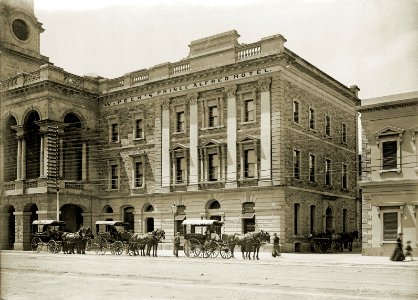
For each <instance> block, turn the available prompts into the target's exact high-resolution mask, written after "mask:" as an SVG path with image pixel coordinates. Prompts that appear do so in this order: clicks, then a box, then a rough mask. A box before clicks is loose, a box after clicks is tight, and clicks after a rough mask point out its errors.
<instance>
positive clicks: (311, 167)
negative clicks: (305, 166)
mask: <svg viewBox="0 0 418 300" xmlns="http://www.w3.org/2000/svg"><path fill="white" fill-rule="evenodd" d="M309 181H310V182H315V155H313V154H309Z"/></svg>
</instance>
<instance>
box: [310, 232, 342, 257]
mask: <svg viewBox="0 0 418 300" xmlns="http://www.w3.org/2000/svg"><path fill="white" fill-rule="evenodd" d="M312 241H313V248H314V251H315V252H316V253H319V252H327V251H328V250H330V251H331V252H333V253H334V252H340V251H341V249H342V241H341V236H340V235H338V234H333V235H330V236H325V237H313V238H312Z"/></svg>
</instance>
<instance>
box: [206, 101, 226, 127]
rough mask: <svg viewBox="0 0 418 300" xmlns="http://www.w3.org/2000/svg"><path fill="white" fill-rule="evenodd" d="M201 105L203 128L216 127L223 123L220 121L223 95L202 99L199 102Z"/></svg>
mask: <svg viewBox="0 0 418 300" xmlns="http://www.w3.org/2000/svg"><path fill="white" fill-rule="evenodd" d="M201 105H202V106H203V107H202V108H203V110H202V111H203V116H202V117H203V118H202V120H203V127H204V128H217V127H220V126H222V125H223V121H222V109H223V97H222V96H219V97H216V98H210V99H204V100H203V101H202V102H201Z"/></svg>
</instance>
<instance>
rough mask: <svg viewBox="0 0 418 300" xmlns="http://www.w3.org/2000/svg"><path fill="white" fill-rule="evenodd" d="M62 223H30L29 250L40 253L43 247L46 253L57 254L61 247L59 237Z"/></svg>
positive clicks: (37, 221) (38, 221)
mask: <svg viewBox="0 0 418 300" xmlns="http://www.w3.org/2000/svg"><path fill="white" fill-rule="evenodd" d="M64 226H65V222H64V221H56V220H35V221H33V222H32V234H31V237H32V239H31V249H32V251H35V252H40V251H41V250H42V248H43V246H46V247H47V251H49V252H52V253H59V252H60V249H61V245H62V241H61V235H60V232H62V228H63V227H64Z"/></svg>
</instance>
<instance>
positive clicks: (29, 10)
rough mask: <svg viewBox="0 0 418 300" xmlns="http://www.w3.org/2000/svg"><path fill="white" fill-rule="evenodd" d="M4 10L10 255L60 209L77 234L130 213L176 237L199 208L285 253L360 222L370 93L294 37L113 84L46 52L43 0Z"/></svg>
mask: <svg viewBox="0 0 418 300" xmlns="http://www.w3.org/2000/svg"><path fill="white" fill-rule="evenodd" d="M0 17H1V23H0V24H1V25H0V26H1V35H0V63H1V70H0V75H1V77H0V79H1V85H0V88H1V94H0V95H1V102H0V103H1V115H0V125H1V139H0V143H1V174H0V175H1V198H0V208H1V212H0V223H1V226H0V228H1V240H0V245H1V248H2V249H10V248H14V249H28V248H29V246H30V244H29V243H30V233H31V227H30V224H31V222H32V221H33V220H35V219H56V216H57V214H59V217H60V219H61V220H64V221H66V224H67V230H70V231H75V230H77V229H78V227H79V226H80V224H81V223H83V224H84V225H89V226H93V227H94V223H95V221H97V220H123V221H126V222H127V223H129V229H130V230H133V231H135V232H147V231H151V230H153V229H154V228H162V229H164V230H165V231H166V236H167V241H170V240H171V237H172V236H173V232H175V231H180V232H181V231H182V226H181V222H182V221H183V220H184V219H186V218H203V219H218V220H222V221H224V226H223V228H222V230H223V232H224V233H244V232H248V231H253V230H261V229H262V230H266V231H268V232H270V233H273V232H275V233H278V234H279V235H280V237H281V241H282V244H283V249H284V251H306V250H309V249H310V245H309V243H308V239H307V238H308V236H309V234H310V233H311V232H321V231H324V230H326V229H328V230H335V231H336V232H342V231H346V232H349V231H354V230H359V226H360V219H361V212H360V209H361V206H360V201H359V199H358V195H357V188H356V183H357V180H358V163H357V160H358V155H357V112H356V106H357V105H358V104H359V99H358V97H357V92H358V90H359V89H358V88H357V86H351V87H347V86H345V85H343V84H341V83H340V82H338V81H337V80H335V79H333V78H332V77H330V76H329V75H327V74H325V73H324V72H322V71H321V70H320V69H318V68H317V67H315V66H313V65H312V64H310V63H309V62H307V61H306V60H304V59H303V58H301V57H300V56H298V55H297V54H295V53H293V52H292V51H291V50H289V49H287V48H286V47H285V42H286V39H285V38H284V37H283V36H282V35H273V36H268V37H264V38H261V39H260V40H259V41H256V42H254V43H251V44H240V43H239V41H238V38H239V34H238V33H237V32H236V31H235V30H231V31H228V32H224V33H220V34H216V35H213V36H210V37H205V38H202V39H198V40H194V41H192V42H191V43H190V45H189V53H188V55H187V56H186V58H184V59H182V60H180V61H177V62H174V63H162V64H159V65H156V66H152V67H149V68H147V69H140V70H137V71H133V72H130V73H127V74H124V75H122V76H120V77H118V78H111V79H107V78H101V77H98V76H78V75H74V74H70V73H68V72H66V71H65V70H63V69H62V68H59V67H57V66H55V65H54V64H52V63H51V62H49V59H48V58H47V57H44V56H42V55H41V54H40V53H39V52H40V51H39V40H40V39H39V37H40V33H41V32H42V31H43V28H42V24H41V23H39V22H38V20H37V18H36V17H35V15H34V9H33V3H32V1H31V0H1V1H0ZM161 55H162V57H161V61H164V53H161ZM132 68H133V69H135V68H137V66H134V65H133V66H132ZM57 187H58V192H57Z"/></svg>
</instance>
